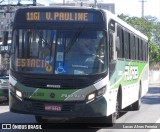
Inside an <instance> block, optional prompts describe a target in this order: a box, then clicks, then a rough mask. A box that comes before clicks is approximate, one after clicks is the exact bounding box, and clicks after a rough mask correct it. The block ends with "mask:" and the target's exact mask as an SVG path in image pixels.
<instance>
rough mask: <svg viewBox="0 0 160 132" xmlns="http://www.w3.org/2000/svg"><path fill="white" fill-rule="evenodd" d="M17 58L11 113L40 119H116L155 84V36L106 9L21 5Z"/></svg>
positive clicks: (13, 57)
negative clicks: (151, 56)
mask: <svg viewBox="0 0 160 132" xmlns="http://www.w3.org/2000/svg"><path fill="white" fill-rule="evenodd" d="M10 58H11V61H10V62H11V64H10V75H9V82H10V84H11V87H10V91H9V107H10V111H11V112H17V113H25V114H33V115H35V118H36V120H37V121H38V122H45V121H46V122H47V121H48V120H49V119H51V118H53V119H54V118H62V119H63V118H73V117H82V118H83V117H84V118H90V117H91V119H92V118H97V120H100V121H104V122H107V123H115V121H116V119H117V117H118V115H119V113H120V112H121V111H122V110H123V109H124V108H126V107H129V106H132V109H131V110H138V109H139V107H140V100H141V97H142V96H143V95H144V94H145V93H146V92H147V90H148V69H149V63H148V38H147V37H146V36H145V35H143V34H142V33H140V32H139V31H137V30H135V29H134V28H132V27H131V26H129V25H128V24H126V23H125V22H123V21H122V20H120V19H119V18H117V17H116V16H115V15H113V14H111V13H110V12H108V11H106V10H102V9H95V8H82V7H27V8H22V9H18V10H17V12H16V14H15V18H14V23H13V32H12V47H11V56H10Z"/></svg>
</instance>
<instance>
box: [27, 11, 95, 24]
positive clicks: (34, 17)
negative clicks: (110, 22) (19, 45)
mask: <svg viewBox="0 0 160 132" xmlns="http://www.w3.org/2000/svg"><path fill="white" fill-rule="evenodd" d="M26 20H27V21H39V22H47V21H55V22H60V21H64V22H67V21H68V22H93V13H91V12H58V11H55V12H38V11H36V12H34V11H32V12H27V13H26Z"/></svg>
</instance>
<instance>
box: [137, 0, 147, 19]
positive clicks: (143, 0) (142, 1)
mask: <svg viewBox="0 0 160 132" xmlns="http://www.w3.org/2000/svg"><path fill="white" fill-rule="evenodd" d="M139 2H141V3H142V15H141V17H142V18H143V17H144V2H147V1H145V0H141V1H139Z"/></svg>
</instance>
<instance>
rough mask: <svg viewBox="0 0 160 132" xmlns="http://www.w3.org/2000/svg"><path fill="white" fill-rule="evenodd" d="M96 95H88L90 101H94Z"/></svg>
mask: <svg viewBox="0 0 160 132" xmlns="http://www.w3.org/2000/svg"><path fill="white" fill-rule="evenodd" d="M95 96H96V95H95V93H91V94H89V95H88V101H90V100H93V99H94V98H95Z"/></svg>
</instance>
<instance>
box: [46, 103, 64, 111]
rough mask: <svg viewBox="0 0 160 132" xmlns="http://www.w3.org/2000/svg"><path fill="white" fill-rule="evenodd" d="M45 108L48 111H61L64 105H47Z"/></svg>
mask: <svg viewBox="0 0 160 132" xmlns="http://www.w3.org/2000/svg"><path fill="white" fill-rule="evenodd" d="M45 110H46V111H61V110H62V106H60V105H48V104H47V105H45Z"/></svg>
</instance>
